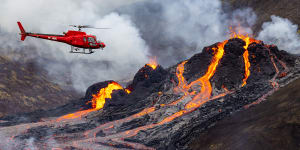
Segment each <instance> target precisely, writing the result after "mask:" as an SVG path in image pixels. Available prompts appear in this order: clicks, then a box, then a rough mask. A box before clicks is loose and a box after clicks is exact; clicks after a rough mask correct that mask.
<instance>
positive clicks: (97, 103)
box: [56, 82, 131, 121]
mask: <svg viewBox="0 0 300 150" xmlns="http://www.w3.org/2000/svg"><path fill="white" fill-rule="evenodd" d="M114 90H124V91H125V92H126V93H128V94H129V93H130V92H131V91H130V90H129V89H123V87H122V86H121V85H120V84H118V83H117V82H111V83H109V84H108V85H107V87H105V88H102V89H100V91H99V92H98V93H97V94H95V95H92V96H93V99H92V100H91V102H92V109H88V110H83V111H78V112H75V113H71V114H67V115H64V116H62V117H59V118H58V119H56V121H62V120H68V119H77V118H81V117H82V116H85V115H87V114H88V113H90V112H93V111H97V110H100V109H102V108H103V107H104V104H105V101H106V99H111V94H112V93H113V91H114Z"/></svg>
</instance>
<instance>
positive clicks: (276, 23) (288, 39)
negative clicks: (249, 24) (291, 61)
mask: <svg viewBox="0 0 300 150" xmlns="http://www.w3.org/2000/svg"><path fill="white" fill-rule="evenodd" d="M271 19H272V21H271V22H265V23H264V24H263V26H262V31H261V32H260V33H259V35H258V39H260V40H263V41H264V42H265V43H267V44H275V45H277V46H278V47H279V48H280V49H283V50H286V51H288V52H291V53H294V54H300V37H299V34H298V33H297V31H298V25H295V24H293V23H292V22H291V21H290V20H288V19H285V18H281V17H278V16H271Z"/></svg>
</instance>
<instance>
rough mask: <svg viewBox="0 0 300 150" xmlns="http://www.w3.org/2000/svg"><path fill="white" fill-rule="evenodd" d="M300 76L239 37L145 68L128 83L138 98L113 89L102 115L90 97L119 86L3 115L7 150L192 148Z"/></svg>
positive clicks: (290, 63) (289, 58)
mask: <svg viewBox="0 0 300 150" xmlns="http://www.w3.org/2000/svg"><path fill="white" fill-rule="evenodd" d="M299 73H300V58H299V57H297V56H294V55H291V54H288V53H287V52H286V51H283V50H278V48H277V47H276V46H275V45H265V44H264V43H263V42H261V41H252V42H249V41H246V40H245V39H244V40H242V39H239V38H233V39H230V40H228V41H224V42H221V43H216V44H214V45H211V46H208V47H205V48H204V49H203V50H202V52H201V53H198V54H195V55H194V56H193V57H191V58H190V59H188V60H186V61H183V62H180V63H178V64H177V65H175V66H173V67H170V68H167V69H165V68H162V67H161V66H160V65H158V66H156V68H153V67H151V66H149V65H145V66H144V67H142V68H141V69H140V70H139V71H138V72H137V73H136V75H135V77H134V79H133V80H132V82H131V83H129V84H128V87H127V88H126V90H130V91H131V92H126V90H125V89H122V88H121V89H120V88H119V89H118V90H113V92H112V94H111V98H106V102H105V104H104V107H103V108H101V109H99V110H95V109H93V104H92V103H91V102H90V101H91V99H93V97H94V96H95V95H97V93H99V92H100V91H101V89H104V88H105V87H108V86H109V85H110V84H112V83H115V81H106V82H101V83H96V84H94V85H92V86H90V87H89V88H88V89H87V91H86V95H85V96H84V97H83V98H81V99H79V100H76V101H73V102H72V103H70V104H67V105H64V106H61V107H58V108H56V109H52V110H48V111H37V112H33V113H27V114H23V115H15V116H7V117H2V118H0V126H1V127H0V133H1V134H0V135H1V137H0V138H1V139H2V140H1V142H0V146H1V148H2V149H4V150H6V149H26V148H37V149H51V148H62V149H190V147H189V145H190V144H191V141H192V140H193V139H195V138H197V136H198V135H199V134H200V133H203V132H205V131H207V130H208V129H210V128H213V126H214V125H215V124H216V123H217V122H219V121H220V120H222V119H223V118H225V117H227V116H230V115H235V114H238V113H240V110H244V109H251V107H252V106H255V105H258V104H259V103H260V102H262V101H263V100H264V99H265V98H266V97H267V96H269V95H272V94H273V92H275V91H277V90H278V89H279V88H280V87H283V86H285V85H286V84H288V83H290V82H293V81H294V80H295V79H297V78H298V77H299ZM266 107H267V106H266ZM69 113H73V114H72V115H68V117H61V116H63V115H67V114H69ZM2 149H1V150H2Z"/></svg>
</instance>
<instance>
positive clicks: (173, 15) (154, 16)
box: [119, 0, 256, 66]
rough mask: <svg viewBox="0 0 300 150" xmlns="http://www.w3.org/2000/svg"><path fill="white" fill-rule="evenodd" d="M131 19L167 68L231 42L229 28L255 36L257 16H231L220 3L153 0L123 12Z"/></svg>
mask: <svg viewBox="0 0 300 150" xmlns="http://www.w3.org/2000/svg"><path fill="white" fill-rule="evenodd" d="M119 11H120V12H121V13H125V14H128V15H130V16H131V18H132V20H133V22H134V23H135V24H136V25H137V27H138V28H139V29H140V31H141V33H142V37H143V39H145V41H146V43H147V44H148V45H149V47H150V53H151V54H152V55H155V56H158V60H159V63H160V64H162V65H164V66H170V65H174V64H176V63H177V62H178V61H181V60H184V59H187V58H189V57H190V56H191V55H193V54H195V53H199V52H201V50H202V49H203V47H205V46H209V45H211V44H214V43H216V42H220V41H223V40H225V39H227V38H229V27H234V28H235V29H236V27H235V25H239V27H240V28H243V29H245V32H247V33H249V34H251V33H252V30H251V26H252V25H254V24H255V20H256V15H255V13H254V12H253V11H252V9H249V8H245V9H239V10H235V11H230V12H228V13H226V12H224V11H223V9H222V2H221V1H220V0H201V1H200V0H198V1H197V0H152V1H143V2H138V3H135V4H132V5H130V6H127V7H125V8H120V10H119Z"/></svg>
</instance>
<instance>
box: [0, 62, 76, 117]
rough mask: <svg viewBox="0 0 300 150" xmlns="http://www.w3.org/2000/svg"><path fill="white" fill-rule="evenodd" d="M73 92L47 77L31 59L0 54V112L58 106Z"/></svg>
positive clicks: (69, 97)
mask: <svg viewBox="0 0 300 150" xmlns="http://www.w3.org/2000/svg"><path fill="white" fill-rule="evenodd" d="M76 95H77V94H76V93H75V92H72V91H71V90H70V91H65V90H63V89H62V88H61V87H60V86H59V85H57V84H54V83H52V82H51V81H49V78H48V77H47V75H46V73H45V72H43V71H42V70H41V69H39V67H37V66H36V65H35V64H34V63H25V64H21V63H18V62H15V61H12V60H10V59H9V58H7V57H4V56H0V116H3V115H7V114H15V113H24V112H31V111H34V110H38V109H41V110H43V109H44V110H45V109H49V108H53V107H57V106H60V105H63V104H66V103H67V102H70V100H72V99H76V98H77V96H76Z"/></svg>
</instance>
